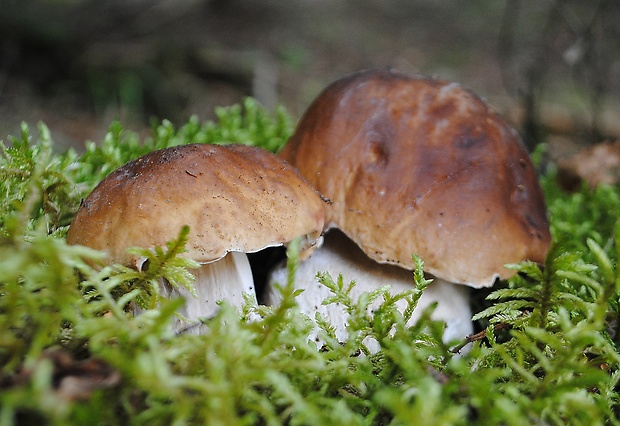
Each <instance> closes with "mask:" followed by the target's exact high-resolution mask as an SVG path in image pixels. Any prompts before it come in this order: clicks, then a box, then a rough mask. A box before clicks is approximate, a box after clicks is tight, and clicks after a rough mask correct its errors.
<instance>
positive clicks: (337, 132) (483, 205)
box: [281, 69, 551, 337]
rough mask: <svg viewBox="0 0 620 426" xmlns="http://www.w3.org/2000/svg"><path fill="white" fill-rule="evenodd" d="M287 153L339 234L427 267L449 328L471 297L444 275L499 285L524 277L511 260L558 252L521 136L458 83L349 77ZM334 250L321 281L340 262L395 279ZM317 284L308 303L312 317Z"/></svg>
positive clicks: (386, 256)
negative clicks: (456, 308) (457, 304)
mask: <svg viewBox="0 0 620 426" xmlns="http://www.w3.org/2000/svg"><path fill="white" fill-rule="evenodd" d="M281 155H282V156H283V157H284V158H285V159H286V160H287V161H289V162H290V163H292V164H293V165H295V166H296V167H297V168H298V169H299V170H300V171H301V173H302V174H303V175H304V176H305V177H306V178H307V179H308V181H309V182H310V183H311V184H312V185H313V186H314V187H315V188H316V189H317V190H318V191H319V192H320V193H321V194H322V195H323V196H324V197H326V198H328V199H329V200H330V201H331V203H330V204H329V205H326V206H325V209H326V226H327V227H328V228H338V229H340V230H342V231H343V232H344V233H345V234H346V235H347V236H348V237H349V238H351V239H352V240H353V241H354V242H355V243H356V244H357V245H358V246H359V247H360V248H361V249H362V250H363V252H364V253H365V254H366V255H367V256H368V257H370V258H371V259H373V260H374V261H376V262H379V263H383V264H391V265H397V266H398V267H401V268H405V269H413V268H415V264H414V262H413V260H412V254H417V255H418V256H420V257H421V258H422V259H423V260H424V264H425V270H426V271H427V272H429V273H430V274H431V275H433V276H434V277H435V278H436V282H435V283H432V284H430V286H429V287H428V289H427V292H432V293H431V294H429V296H428V297H429V299H433V300H438V301H439V310H438V311H437V313H436V315H437V316H441V317H442V319H444V320H447V321H448V324H452V323H451V320H450V319H449V318H450V310H451V309H452V308H451V306H452V305H451V303H452V298H454V297H456V298H457V300H458V299H459V298H460V299H461V300H462V298H463V297H466V295H464V294H463V293H462V292H460V291H459V290H454V289H453V288H452V287H450V286H449V285H447V284H445V285H444V284H443V283H441V284H440V282H441V280H444V282H449V283H459V284H465V285H468V286H471V287H474V288H480V287H490V286H492V285H493V283H494V282H495V281H496V280H497V279H498V278H501V279H505V278H508V277H510V276H511V275H512V274H513V273H514V271H512V270H510V269H508V268H506V267H505V265H506V264H508V263H516V262H520V261H522V260H525V259H529V260H532V261H535V262H543V261H544V259H545V256H546V253H547V251H548V249H549V245H550V240H551V237H550V232H549V223H548V220H547V216H546V207H545V202H544V198H543V193H542V190H541V188H540V184H539V182H538V178H537V176H536V173H535V170H534V167H533V165H532V163H531V161H530V158H529V155H528V152H527V150H526V149H525V147H524V145H523V143H522V141H521V139H520V137H519V135H518V133H517V132H516V131H515V130H514V129H513V128H512V127H510V126H509V125H508V123H507V122H506V121H504V120H503V119H502V118H501V117H500V116H499V115H498V114H496V113H495V112H494V111H493V110H492V109H491V108H490V107H489V106H488V105H487V104H486V103H485V102H484V101H483V100H481V99H480V98H478V97H477V96H476V95H474V94H473V93H472V92H471V91H469V90H467V89H465V88H463V87H462V86H460V85H459V84H457V83H452V82H447V81H442V80H437V79H433V78H429V77H424V76H419V75H407V74H403V73H399V72H397V71H394V70H390V69H385V70H369V71H363V72H359V73H356V74H352V75H350V76H347V77H344V78H342V79H340V80H338V81H336V82H334V83H332V84H331V85H329V86H328V87H327V88H326V89H325V90H324V91H323V92H322V93H321V94H320V95H319V96H318V97H317V98H316V99H315V100H314V101H313V103H312V104H311V105H310V107H309V108H308V109H307V111H306V112H305V113H304V115H303V117H302V118H301V120H300V122H299V124H298V126H297V129H296V131H295V133H294V134H293V136H292V137H291V138H290V140H289V141H288V143H287V145H286V146H285V148H284V150H283V151H282V153H281ZM324 250H325V251H324V252H323V249H319V251H317V253H315V255H314V256H316V257H318V260H316V261H313V260H312V259H310V261H311V262H313V263H310V264H309V266H308V268H310V269H313V271H310V276H312V275H313V273H316V270H314V269H315V268H316V267H317V266H320V267H322V266H325V267H327V266H329V272H330V273H332V274H338V273H339V272H341V270H342V271H343V272H347V274H348V273H349V271H350V272H351V274H350V276H349V277H348V278H347V279H355V280H356V281H357V282H359V283H360V284H361V283H363V282H364V281H365V280H368V282H369V283H372V284H371V285H370V287H372V286H379V285H382V284H383V283H385V282H386V279H385V278H384V274H388V275H389V274H396V273H395V272H394V270H393V269H392V270H389V271H391V272H387V271H388V269H386V270H385V271H386V272H384V271H383V270H382V269H379V267H378V266H372V265H370V264H369V263H368V261H367V260H364V261H363V262H362V261H360V258H359V256H358V257H357V260H356V261H355V262H354V265H355V266H353V263H351V265H349V264H348V263H346V262H345V264H346V265H347V267H346V268H344V269H343V268H342V267H339V266H338V262H340V261H341V260H342V258H343V257H345V256H348V254H347V252H346V251H345V252H341V251H340V250H341V248H340V247H337V246H331V245H330V246H328V247H326V248H325V249H324ZM345 250H350V248H347V249H345ZM320 253H323V254H324V255H325V256H333V257H334V259H335V260H334V262H327V261H324V260H323V254H320ZM349 266H350V267H349ZM303 268H304V269H305V268H306V267H303ZM319 270H320V268H319ZM356 270H359V271H356ZM366 273H368V274H369V275H370V276H367V277H365V278H362V276H365V275H366ZM356 275H359V277H357V276H356ZM396 275H397V276H399V277H400V279H396V278H394V279H393V278H390V279H389V280H388V281H390V282H391V283H393V284H392V285H394V286H395V288H399V285H400V284H395V283H396V282H398V283H402V282H404V281H402V280H403V279H405V275H403V273H398V274H396ZM373 277H374V278H373ZM297 279H303V278H300V277H297ZM408 281H409V283H411V279H409V280H408ZM304 285H307V286H310V287H309V289H312V291H314V288H315V285H314V284H311V283H309V282H307V283H305V284H304ZM309 289H307V290H306V291H305V292H304V293H302V295H301V296H300V297H302V298H305V299H306V301H303V300H302V301H301V302H300V303H302V304H307V305H309V308H308V309H309V312H308V313H311V311H312V310H313V306H314V305H312V303H314V302H313V298H314V297H315V296H313V295H311V292H309V291H308V290H309ZM442 305H443V306H445V307H446V309H443V308H441V307H442ZM467 309H469V308H467ZM444 314H445V315H444ZM338 315H339V314H337V315H336V317H337V318H334V322H336V323H337V322H339V321H341V319H340V318H338ZM468 316H469V311H467V312H465V311H463V310H461V312H458V313H456V312H455V317H454V318H458V319H457V320H456V321H457V322H458V323H459V324H460V325H459V326H454V325H449V328H448V331H449V332H450V333H451V332H452V331H451V330H454V331H455V332H461V331H463V332H464V331H469V330H470V329H471V320H470V318H467V317H468ZM463 321H465V322H463ZM459 327H461V328H459ZM447 336H448V337H450V336H454V334H452V335H447ZM462 337H465V335H463V336H462Z"/></svg>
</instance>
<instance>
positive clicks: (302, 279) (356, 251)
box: [265, 229, 473, 352]
mask: <svg viewBox="0 0 620 426" xmlns="http://www.w3.org/2000/svg"><path fill="white" fill-rule="evenodd" d="M323 271H328V272H329V273H330V274H331V275H332V277H333V278H336V276H337V275H340V274H342V278H343V280H344V282H345V283H349V282H351V281H355V284H356V285H355V287H354V288H353V290H352V291H351V293H350V296H351V297H352V298H354V299H355V298H358V297H360V295H361V294H362V293H363V292H371V291H373V290H376V289H378V288H380V287H382V286H386V285H387V286H390V290H389V292H390V293H391V294H396V293H400V292H403V291H405V290H411V289H412V288H413V275H412V273H411V271H408V270H406V269H404V268H401V267H399V266H396V265H384V264H380V263H377V262H375V261H374V260H372V259H370V258H369V257H368V256H367V255H366V254H365V253H364V252H363V251H362V250H361V249H360V248H359V247H358V246H357V245H356V244H355V243H354V242H353V241H351V240H350V239H349V238H348V237H347V236H346V235H344V234H343V233H341V232H340V231H338V230H337V229H333V230H330V231H329V232H328V233H327V234H326V235H325V236H324V242H323V245H322V246H321V247H320V248H318V249H317V250H316V251H315V252H314V253H313V254H312V256H310V258H308V259H307V260H305V261H303V262H300V264H299V265H298V268H297V272H296V274H295V280H294V283H295V288H297V289H303V290H304V291H303V292H302V293H301V294H300V295H299V296H297V304H298V306H299V309H300V310H301V311H302V312H304V313H305V314H307V315H308V316H310V317H311V318H314V316H315V313H320V314H321V315H323V316H324V317H325V318H329V319H330V322H331V324H332V325H333V326H334V328H335V330H336V337H337V338H338V339H339V340H340V341H344V340H346V338H347V330H346V323H347V319H348V314H347V312H346V311H345V310H344V307H343V306H341V305H340V304H335V303H332V304H328V305H323V304H322V302H323V300H325V299H326V298H327V297H329V296H331V295H332V294H331V292H330V290H329V289H328V288H327V287H325V286H323V285H321V284H320V283H319V282H318V281H317V280H316V274H317V272H323ZM336 274H337V275H336ZM287 275H288V271H287V268H286V265H285V264H279V265H277V266H276V267H275V268H274V269H273V270H272V271H271V274H270V276H269V283H268V286H267V291H266V294H265V303H266V304H269V305H275V304H277V303H279V302H280V300H281V296H280V293H279V292H277V291H276V290H275V288H276V287H275V285H274V284H276V283H285V282H287ZM434 302H439V303H438V305H437V307H436V309H435V310H434V311H433V313H432V315H431V318H433V319H435V320H441V321H444V322H445V323H446V329H445V332H444V335H443V340H444V341H445V342H446V343H448V342H451V341H454V340H456V339H462V338H463V337H464V336H467V335H469V334H471V333H472V332H473V326H472V323H471V316H472V313H471V309H470V306H469V291H468V289H467V288H466V287H464V286H455V285H453V284H451V283H448V282H446V281H444V280H441V279H438V278H435V279H434V280H433V283H432V284H431V285H430V286H429V287H428V288H427V289H426V290H425V291H424V293H423V294H422V297H421V298H420V300H419V301H418V305H417V307H416V309H415V310H414V312H413V315H412V316H411V318H410V319H409V322H408V323H409V324H413V323H415V321H417V320H418V319H419V318H420V315H421V313H422V312H423V310H424V309H426V308H427V307H429V306H430V305H431V304H432V303H434ZM380 303H381V300H375V301H374V302H373V303H371V305H370V306H369V308H370V309H376V308H377V307H378V306H379V304H380ZM396 306H397V308H398V309H399V310H400V311H401V312H403V311H404V310H405V309H406V308H407V302H406V301H405V300H403V299H401V300H399V301H397V302H396ZM310 338H311V339H312V340H314V341H316V342H317V344H320V342H321V340H320V337H319V331H318V328H316V329H315V330H314V331H313V332H312V334H311V336H310ZM365 343H366V345H367V347H368V348H369V350H370V351H371V352H376V351H377V350H378V349H379V348H378V346H377V344H376V342H372V341H367V342H365Z"/></svg>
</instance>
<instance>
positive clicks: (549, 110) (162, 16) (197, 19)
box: [0, 0, 620, 156]
mask: <svg viewBox="0 0 620 426" xmlns="http://www.w3.org/2000/svg"><path fill="white" fill-rule="evenodd" d="M5 3H6V4H4V5H3V6H2V7H3V10H2V12H0V28H1V30H0V37H1V38H0V47H1V49H0V138H4V137H5V136H6V135H10V134H12V135H16V134H19V133H20V123H21V122H22V121H25V122H27V123H28V124H29V125H30V126H31V127H32V126H35V125H36V123H38V122H40V121H42V122H45V124H46V125H47V126H48V127H49V128H50V130H51V133H52V136H53V138H54V140H55V142H56V143H57V145H58V146H59V149H64V148H66V147H68V146H75V147H78V149H79V147H81V146H82V145H83V142H84V141H85V140H94V141H98V140H101V139H102V138H103V135H104V134H105V131H106V129H107V127H108V126H109V124H110V122H111V121H112V120H113V119H114V118H119V119H121V120H122V122H123V123H124V124H125V126H126V127H129V128H131V129H132V130H136V131H139V132H144V133H145V134H146V133H147V132H148V129H149V123H150V121H151V120H152V119H157V120H161V119H163V118H165V119H169V120H171V121H172V122H173V123H176V124H181V123H183V122H184V121H185V120H187V118H188V117H189V116H191V115H197V116H198V117H200V118H201V119H211V118H213V117H214V114H213V111H214V108H215V107H216V106H218V105H230V104H233V103H238V102H240V101H241V100H242V99H243V98H244V97H245V96H254V97H256V98H257V99H258V100H259V101H260V102H261V103H262V104H263V105H265V106H267V107H268V108H274V107H275V106H276V105H277V104H283V105H284V106H285V107H286V108H287V109H288V111H289V112H290V113H291V114H292V115H293V117H299V116H300V115H301V113H302V112H303V111H304V109H305V108H306V107H307V106H308V104H309V103H310V102H311V100H312V99H313V98H314V97H315V96H316V95H317V94H318V92H319V91H320V90H321V89H322V88H323V87H325V85H327V84H328V83H329V82H331V81H333V80H335V79H337V78H340V77H341V76H343V75H345V74H348V73H351V72H355V71H358V70H361V69H366V68H371V67H386V66H391V67H394V68H397V69H400V70H402V71H406V72H417V73H423V74H430V75H434V76H438V77H440V78H443V79H449V80H454V81H458V82H460V83H462V84H464V85H465V86H468V87H470V88H471V89H473V90H474V91H475V92H476V93H478V94H479V95H481V96H483V97H485V98H486V99H487V100H488V101H489V102H490V103H491V104H492V105H493V106H494V107H495V108H496V109H497V110H498V111H499V112H500V113H502V114H504V115H506V116H507V117H508V119H509V120H511V121H512V122H513V123H514V124H515V126H516V127H518V128H519V129H520V130H521V131H522V132H523V134H524V136H525V137H526V139H527V140H528V141H529V144H530V146H532V145H533V144H534V143H536V142H538V141H541V140H544V141H547V142H550V143H551V145H552V147H554V152H555V154H554V155H556V156H566V155H568V154H570V153H573V152H575V151H577V150H578V149H579V148H580V147H581V146H583V145H587V144H591V143H593V142H598V141H600V140H605V139H615V138H617V136H618V135H620V125H619V124H618V120H617V119H616V117H617V116H618V111H620V53H618V52H620V34H619V31H620V30H618V29H617V28H616V27H617V25H615V23H616V22H619V21H620V4H618V3H617V2H616V1H615V0H600V1H598V2H591V3H589V2H579V1H576V0H575V1H557V2H553V1H552V2H538V1H536V0H523V1H507V2H497V1H493V0H474V1H470V2H465V3H463V2H454V1H453V2H451V1H447V0H441V1H434V2H428V1H422V0H413V1H410V0H394V1H391V2H377V1H372V0H356V1H354V0H335V1H327V0H291V1H287V2H281V1H275V0H261V1H252V2H249V1H244V0H210V1H207V0H202V1H199V0H96V1H95V0H71V1H63V2H58V1H49V0H23V1H21V2H5ZM543 3H544V4H543ZM584 3H588V5H584Z"/></svg>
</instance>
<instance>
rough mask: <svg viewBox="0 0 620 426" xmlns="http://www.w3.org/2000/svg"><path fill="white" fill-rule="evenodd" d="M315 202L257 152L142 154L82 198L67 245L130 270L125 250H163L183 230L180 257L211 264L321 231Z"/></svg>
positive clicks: (277, 161) (277, 163) (199, 149)
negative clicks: (100, 254) (86, 249)
mask: <svg viewBox="0 0 620 426" xmlns="http://www.w3.org/2000/svg"><path fill="white" fill-rule="evenodd" d="M323 221H324V216H323V201H322V200H321V197H320V196H319V195H318V193H317V192H316V191H315V190H314V189H313V188H312V187H311V186H310V185H308V183H307V182H306V181H305V180H304V178H303V177H301V175H300V174H299V172H298V171H297V170H296V169H295V168H294V167H292V166H291V165H289V164H287V163H285V162H283V161H282V159H281V158H279V157H277V156H276V155H274V154H272V153H270V152H267V151H265V150H262V149H259V148H255V147H249V146H243V145H230V146H217V145H184V146H177V147H173V148H167V149H162V150H159V151H155V152H152V153H150V154H147V155H144V156H143V157H140V158H138V159H136V160H134V161H131V162H129V163H127V164H126V165H124V166H122V167H120V168H119V169H117V170H116V171H114V172H113V173H111V174H110V175H109V176H107V177H106V178H105V179H104V180H103V181H101V182H100V183H99V185H98V186H97V187H96V188H95V189H94V190H93V192H92V193H91V194H90V195H89V196H88V197H87V198H86V200H84V202H83V204H82V206H81V207H80V209H79V210H78V212H77V214H76V215H75V217H74V219H73V222H72V223H71V227H70V229H69V234H68V236H67V241H68V242H69V243H70V244H81V245H85V246H89V247H92V248H95V249H99V250H104V251H106V252H107V253H108V254H109V255H110V257H111V259H112V260H113V261H115V262H119V263H124V264H130V265H135V263H136V261H137V259H136V258H135V256H133V255H130V254H128V253H127V252H126V249H127V248H129V247H134V246H139V247H153V246H161V245H164V244H165V243H166V242H167V241H170V240H172V239H174V238H176V237H177V236H178V233H179V231H180V229H181V228H182V227H183V226H184V225H189V226H190V235H189V239H188V243H187V250H188V253H186V254H185V255H186V256H187V257H190V258H192V259H194V260H197V261H199V262H212V261H215V260H218V259H220V258H222V257H224V256H225V255H226V254H227V253H228V252H232V251H239V252H244V253H249V252H254V251H258V250H261V249H263V248H265V247H269V246H277V245H282V244H283V243H287V242H289V241H291V240H292V239H294V238H296V237H299V236H307V238H308V240H309V244H310V245H312V244H314V242H315V241H316V239H317V238H319V237H320V235H321V233H322V230H323V223H324V222H323Z"/></svg>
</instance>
